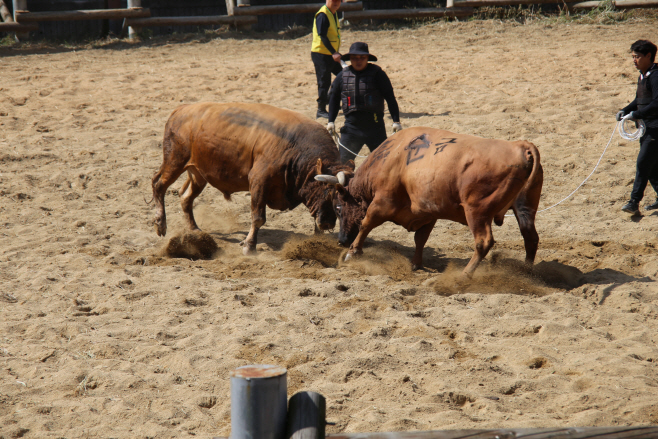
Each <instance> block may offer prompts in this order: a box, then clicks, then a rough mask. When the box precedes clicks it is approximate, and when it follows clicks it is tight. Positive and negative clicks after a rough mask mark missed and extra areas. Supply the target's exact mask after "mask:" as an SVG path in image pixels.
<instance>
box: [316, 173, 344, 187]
mask: <svg viewBox="0 0 658 439" xmlns="http://www.w3.org/2000/svg"><path fill="white" fill-rule="evenodd" d="M315 179H316V180H317V181H321V182H323V183H329V184H334V185H335V184H338V183H339V181H338V178H336V177H334V176H333V175H326V174H320V175H316V176H315Z"/></svg>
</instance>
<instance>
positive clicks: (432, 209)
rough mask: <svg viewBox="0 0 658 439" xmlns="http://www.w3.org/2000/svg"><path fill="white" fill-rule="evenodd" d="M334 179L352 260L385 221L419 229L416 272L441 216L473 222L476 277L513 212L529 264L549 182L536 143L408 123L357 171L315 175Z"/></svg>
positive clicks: (344, 239) (343, 233)
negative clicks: (545, 183)
mask: <svg viewBox="0 0 658 439" xmlns="http://www.w3.org/2000/svg"><path fill="white" fill-rule="evenodd" d="M316 179H317V180H319V181H325V182H328V183H332V184H335V185H336V186H337V188H338V191H337V199H336V200H335V201H334V207H335V209H336V214H337V215H338V218H339V221H340V234H339V241H340V243H341V244H342V245H350V244H351V246H350V249H349V252H348V253H347V256H346V258H345V259H346V260H347V259H349V258H350V257H352V256H353V255H357V254H360V253H362V247H363V243H364V241H365V239H366V237H367V236H368V233H370V231H371V230H372V229H374V228H375V227H377V226H379V225H381V224H383V223H384V222H386V221H392V222H394V223H396V224H399V225H401V226H403V227H405V228H406V229H407V230H409V231H413V232H416V233H415V235H414V241H415V243H416V251H415V254H414V257H413V261H412V263H413V266H414V268H415V269H417V268H420V267H422V265H423V247H424V246H425V243H426V242H427V239H428V238H429V235H430V233H431V231H432V229H433V228H434V225H435V224H436V221H437V220H439V219H447V220H451V221H456V222H458V223H461V224H465V225H468V227H469V228H470V229H471V232H472V233H473V237H474V238H475V253H474V255H473V257H472V258H471V260H470V262H469V263H468V265H467V266H466V268H465V269H464V273H465V274H466V275H467V276H470V275H472V273H473V271H474V270H475V269H476V268H477V266H478V264H479V263H480V261H481V260H482V259H483V258H484V257H485V256H486V255H487V253H488V252H489V250H490V249H491V247H492V246H493V244H494V239H493V235H492V233H491V223H492V221H494V220H495V222H496V224H497V225H502V224H503V219H504V217H505V212H507V211H508V210H509V209H510V208H512V210H513V211H514V214H515V216H516V219H517V221H518V223H519V227H520V229H521V234H522V235H523V239H524V242H525V250H526V259H525V261H526V264H528V265H532V264H533V263H534V259H535V255H536V253H537V246H538V243H539V236H538V234H537V231H536V229H535V215H536V213H537V207H538V205H539V197H540V195H541V188H542V183H543V170H542V167H541V163H540V160H539V151H538V150H537V148H536V147H535V146H534V145H533V144H532V143H530V142H526V141H516V142H507V141H504V140H489V139H482V138H480V137H474V136H467V135H463V134H455V133H452V132H450V131H444V130H437V129H433V128H424V127H417V128H409V129H406V130H403V131H400V132H398V133H397V134H395V135H393V136H391V137H390V138H388V139H387V140H386V141H385V142H384V143H382V144H381V145H380V146H379V147H378V148H377V149H376V150H375V151H373V153H372V154H370V156H369V157H368V158H367V159H366V161H365V162H364V163H363V164H362V165H361V166H360V167H359V169H357V171H356V172H355V173H354V174H352V173H350V172H342V173H338V174H337V176H333V175H323V176H317V177H316Z"/></svg>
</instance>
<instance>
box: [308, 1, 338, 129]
mask: <svg viewBox="0 0 658 439" xmlns="http://www.w3.org/2000/svg"><path fill="white" fill-rule="evenodd" d="M340 3H341V0H327V3H326V5H324V6H322V7H321V8H320V10H319V11H318V12H317V13H316V14H315V21H314V22H313V45H312V47H311V60H313V65H314V66H315V76H316V77H317V80H318V99H317V101H318V111H317V113H316V114H315V117H316V118H318V117H324V118H329V113H328V112H327V103H328V102H329V99H328V97H327V94H328V93H329V88H330V87H331V74H332V73H333V74H334V75H337V74H338V73H340V71H341V70H342V68H341V65H340V60H341V54H340V53H339V52H338V50H339V49H340V24H339V23H338V15H337V14H336V12H338V8H340Z"/></svg>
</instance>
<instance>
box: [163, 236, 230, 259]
mask: <svg viewBox="0 0 658 439" xmlns="http://www.w3.org/2000/svg"><path fill="white" fill-rule="evenodd" d="M218 250H219V247H218V246H217V243H216V242H215V240H214V239H213V237H212V236H210V235H209V234H207V233H205V232H202V231H196V232H186V233H178V234H176V235H175V236H174V237H172V238H171V239H170V240H169V242H168V243H167V245H166V246H165V247H164V249H163V254H164V255H166V256H169V257H170V258H187V259H212V258H213V257H214V256H215V254H216V253H217V251H218Z"/></svg>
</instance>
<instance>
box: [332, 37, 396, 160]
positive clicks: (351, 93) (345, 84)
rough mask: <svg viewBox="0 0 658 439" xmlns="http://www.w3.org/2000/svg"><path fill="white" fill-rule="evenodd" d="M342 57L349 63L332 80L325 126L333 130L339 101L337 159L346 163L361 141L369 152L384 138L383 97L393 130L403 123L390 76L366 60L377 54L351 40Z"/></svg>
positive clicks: (371, 59)
mask: <svg viewBox="0 0 658 439" xmlns="http://www.w3.org/2000/svg"><path fill="white" fill-rule="evenodd" d="M343 60H345V61H346V60H349V61H351V64H352V65H351V66H350V67H347V68H345V69H343V71H342V72H340V73H339V74H338V75H336V79H334V82H333V84H331V93H330V95H329V123H328V124H327V130H328V131H329V133H330V134H332V135H335V134H336V128H335V125H334V122H335V120H336V117H337V116H338V110H339V109H340V107H341V104H342V108H343V115H344V116H345V124H344V125H343V127H342V128H341V129H340V133H341V136H340V140H339V142H338V144H339V148H340V160H341V162H343V163H346V162H347V161H348V160H350V159H354V158H355V157H356V155H357V154H358V153H359V151H360V150H361V147H362V146H363V145H364V144H366V145H367V146H368V149H370V152H372V151H374V150H375V148H377V147H378V146H379V145H380V144H381V143H382V142H383V141H384V140H386V125H385V124H384V101H386V103H387V104H388V110H389V111H390V113H391V117H392V118H393V122H394V123H393V132H394V133H396V132H398V131H400V130H401V129H402V125H400V109H399V107H398V102H397V100H396V99H395V94H394V93H393V86H392V85H391V80H390V79H389V78H388V75H387V74H386V72H384V71H383V70H382V69H381V67H379V66H377V65H374V64H370V63H369V62H368V61H377V57H376V56H374V55H371V54H370V51H369V49H368V45H367V44H366V43H361V42H358V43H354V44H352V46H351V47H350V51H349V53H346V54H344V55H343Z"/></svg>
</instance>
